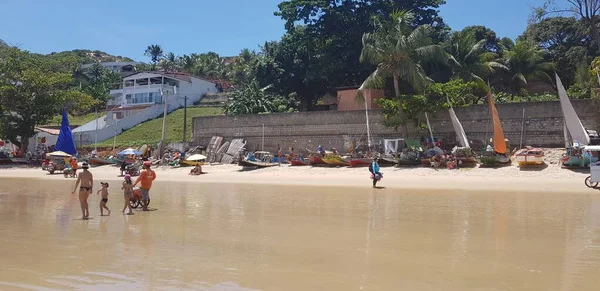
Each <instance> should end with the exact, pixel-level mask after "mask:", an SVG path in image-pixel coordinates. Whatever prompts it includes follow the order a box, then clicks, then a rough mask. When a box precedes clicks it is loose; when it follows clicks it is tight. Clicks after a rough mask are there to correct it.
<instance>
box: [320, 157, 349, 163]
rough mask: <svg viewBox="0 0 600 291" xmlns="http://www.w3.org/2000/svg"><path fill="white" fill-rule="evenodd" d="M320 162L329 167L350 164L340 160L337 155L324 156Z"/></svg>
mask: <svg viewBox="0 0 600 291" xmlns="http://www.w3.org/2000/svg"><path fill="white" fill-rule="evenodd" d="M322 160H323V162H324V163H325V164H327V165H330V166H350V163H349V162H348V161H346V160H344V159H342V157H340V156H339V155H326V156H325V157H324V158H322Z"/></svg>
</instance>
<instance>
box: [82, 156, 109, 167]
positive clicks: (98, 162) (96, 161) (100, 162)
mask: <svg viewBox="0 0 600 291" xmlns="http://www.w3.org/2000/svg"><path fill="white" fill-rule="evenodd" d="M88 163H89V164H90V165H92V166H104V165H112V164H114V162H113V161H111V160H108V159H103V158H98V157H92V158H89V159H88Z"/></svg>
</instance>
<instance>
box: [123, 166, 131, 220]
mask: <svg viewBox="0 0 600 291" xmlns="http://www.w3.org/2000/svg"><path fill="white" fill-rule="evenodd" d="M121 189H123V198H125V206H123V210H122V211H121V212H125V209H127V208H128V207H129V213H127V215H133V210H132V209H131V204H130V203H129V201H130V200H131V195H133V182H132V181H131V176H130V175H129V174H127V175H125V181H123V187H121Z"/></svg>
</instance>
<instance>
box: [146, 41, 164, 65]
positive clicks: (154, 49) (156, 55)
mask: <svg viewBox="0 0 600 291" xmlns="http://www.w3.org/2000/svg"><path fill="white" fill-rule="evenodd" d="M144 55H145V56H147V57H150V59H151V60H152V63H153V64H154V65H153V66H152V68H153V69H155V68H156V63H158V61H159V60H160V58H161V57H162V56H163V49H162V47H160V45H158V44H153V45H149V46H148V47H147V48H146V51H145V52H144Z"/></svg>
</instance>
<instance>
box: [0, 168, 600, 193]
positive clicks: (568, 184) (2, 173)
mask: <svg viewBox="0 0 600 291" xmlns="http://www.w3.org/2000/svg"><path fill="white" fill-rule="evenodd" d="M189 170H190V168H189V167H182V168H171V167H156V168H155V171H156V173H157V175H158V180H157V183H160V182H161V181H181V182H197V183H227V184H229V183H241V184H263V185H302V186H352V187H369V186H370V180H369V176H370V174H369V173H368V170H367V169H366V168H348V167H340V168H330V167H310V166H306V167H292V166H288V165H282V166H281V167H272V168H266V169H258V170H248V171H242V167H240V166H238V165H205V166H203V171H205V172H207V174H205V175H201V176H190V175H188V173H189ZM91 171H92V172H93V173H94V177H95V179H96V181H97V182H98V183H99V182H100V181H101V180H106V181H118V180H121V178H119V177H117V174H118V172H119V169H118V168H117V167H115V166H101V167H94V168H91ZM382 172H383V173H384V179H383V180H382V181H381V183H380V186H382V187H386V188H397V189H422V190H428V189H440V190H444V189H447V190H461V189H463V190H474V191H477V190H496V191H520V192H546V191H549V192H579V193H593V192H595V191H596V190H593V189H589V188H587V187H585V184H584V179H585V178H586V177H587V176H588V175H589V170H588V169H563V168H560V167H559V166H558V165H556V164H548V165H545V166H543V167H538V168H525V169H520V168H519V167H517V166H516V165H513V166H506V167H501V168H463V169H459V170H446V169H432V168H424V167H415V168H402V167H400V168H396V167H388V168H382ZM0 177H12V178H36V179H52V180H71V179H65V178H64V177H63V176H62V175H59V174H54V175H49V174H48V173H47V172H44V171H42V170H41V169H31V168H19V167H9V168H0Z"/></svg>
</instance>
